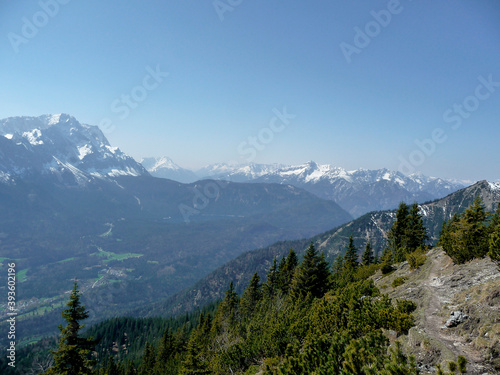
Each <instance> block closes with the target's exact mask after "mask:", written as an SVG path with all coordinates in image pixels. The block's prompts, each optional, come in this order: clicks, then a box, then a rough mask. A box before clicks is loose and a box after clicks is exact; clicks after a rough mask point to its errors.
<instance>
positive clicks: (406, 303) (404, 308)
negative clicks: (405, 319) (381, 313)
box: [396, 299, 417, 314]
mask: <svg viewBox="0 0 500 375" xmlns="http://www.w3.org/2000/svg"><path fill="white" fill-rule="evenodd" d="M396 305H397V309H398V311H401V312H403V313H406V314H411V313H412V312H414V311H415V310H416V309H417V304H416V303H415V302H413V301H410V300H407V299H404V300H401V301H397V302H396Z"/></svg>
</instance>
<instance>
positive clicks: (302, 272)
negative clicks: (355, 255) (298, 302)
mask: <svg viewBox="0 0 500 375" xmlns="http://www.w3.org/2000/svg"><path fill="white" fill-rule="evenodd" d="M329 287H330V271H329V270H328V263H327V262H326V260H325V256H324V254H321V255H318V252H317V251H316V248H315V247H314V244H313V243H312V242H311V244H310V245H309V248H308V249H307V251H306V254H305V255H304V259H303V260H302V263H301V264H300V266H298V267H297V268H296V270H295V273H294V275H293V279H292V283H291V290H290V293H291V295H292V297H293V298H294V299H297V298H299V299H300V298H304V297H305V296H306V295H307V294H308V293H311V295H312V296H313V297H316V298H320V297H322V296H323V294H325V293H326V292H327V291H328V289H329Z"/></svg>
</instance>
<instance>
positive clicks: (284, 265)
mask: <svg viewBox="0 0 500 375" xmlns="http://www.w3.org/2000/svg"><path fill="white" fill-rule="evenodd" d="M298 263H299V261H298V259H297V254H295V250H293V249H290V252H289V253H288V256H287V257H286V258H284V259H283V260H282V262H281V263H280V267H278V271H279V272H278V281H277V284H278V290H279V291H280V292H281V294H282V295H286V294H288V291H289V289H290V283H291V281H292V277H293V273H294V272H295V268H296V267H297V265H298Z"/></svg>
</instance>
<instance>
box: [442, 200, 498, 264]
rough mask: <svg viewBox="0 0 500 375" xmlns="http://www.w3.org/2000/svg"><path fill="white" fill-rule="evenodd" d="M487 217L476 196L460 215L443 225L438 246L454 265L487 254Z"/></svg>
mask: <svg viewBox="0 0 500 375" xmlns="http://www.w3.org/2000/svg"><path fill="white" fill-rule="evenodd" d="M488 216H489V213H488V212H486V211H485V209H484V206H483V204H482V200H481V198H480V197H479V196H476V197H475V199H474V202H473V203H472V204H471V205H470V206H469V207H468V208H467V209H466V210H465V211H464V212H463V213H462V214H461V215H456V216H454V217H453V219H452V220H451V221H450V222H447V223H445V224H443V228H442V229H441V236H440V239H439V243H438V244H439V245H441V246H443V249H444V251H445V252H446V253H447V254H448V255H449V256H450V257H451V258H452V259H453V261H454V262H455V263H458V264H460V263H464V262H466V261H469V260H471V259H473V258H475V257H483V256H485V255H486V254H487V253H488V250H489V249H490V242H489V241H490V238H489V233H491V229H490V228H489V227H488V226H487V225H486V224H487V220H488Z"/></svg>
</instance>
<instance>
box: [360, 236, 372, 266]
mask: <svg viewBox="0 0 500 375" xmlns="http://www.w3.org/2000/svg"><path fill="white" fill-rule="evenodd" d="M374 260H375V258H374V256H373V250H372V246H371V245H370V242H369V241H368V242H367V243H366V246H365V251H364V252H363V255H362V256H361V262H362V263H363V266H369V265H370V264H373V262H374Z"/></svg>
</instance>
